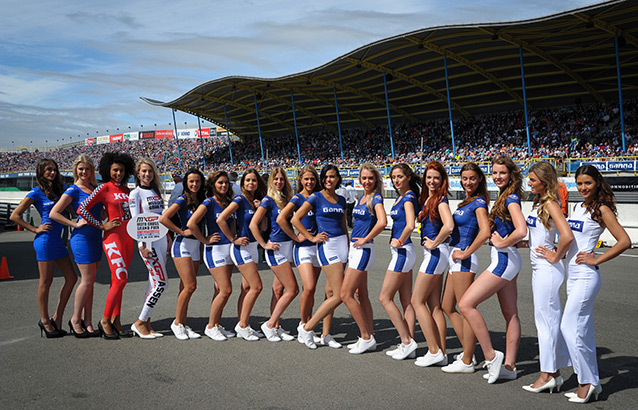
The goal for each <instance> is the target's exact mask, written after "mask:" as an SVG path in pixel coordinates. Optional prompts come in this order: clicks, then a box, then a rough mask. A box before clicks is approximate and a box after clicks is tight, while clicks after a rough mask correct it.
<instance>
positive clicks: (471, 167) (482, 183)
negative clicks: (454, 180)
mask: <svg viewBox="0 0 638 410" xmlns="http://www.w3.org/2000/svg"><path fill="white" fill-rule="evenodd" d="M465 171H473V172H474V173H475V174H476V175H477V176H478V177H479V183H478V186H477V187H476V190H475V191H474V192H472V193H471V194H470V195H467V194H466V197H465V199H464V200H463V201H461V203H460V204H459V206H458V207H459V208H460V207H462V206H465V205H467V204H469V203H470V202H472V201H473V200H474V199H475V198H479V197H480V198H483V199H484V200H485V203H486V204H487V205H489V204H490V193H489V192H488V190H487V181H486V180H485V174H484V173H483V170H482V169H481V167H479V166H478V165H477V164H476V163H474V162H468V163H467V164H465V165H463V166H462V167H461V172H460V174H459V175H461V186H462V185H463V173H464V172H465ZM463 190H465V188H463Z"/></svg>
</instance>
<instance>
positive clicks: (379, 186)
mask: <svg viewBox="0 0 638 410" xmlns="http://www.w3.org/2000/svg"><path fill="white" fill-rule="evenodd" d="M364 169H365V170H366V171H369V172H372V174H373V175H374V178H375V179H376V181H375V183H374V189H373V194H372V195H370V196H368V199H367V201H366V206H367V207H368V210H369V211H370V213H371V214H372V215H375V213H374V207H373V206H372V203H373V199H374V194H379V195H381V196H382V197H383V177H382V176H381V173H380V172H379V170H378V169H377V167H375V166H374V165H372V164H370V163H369V162H366V163H365V164H362V165H361V167H360V168H359V178H361V172H362V171H363V170H364Z"/></svg>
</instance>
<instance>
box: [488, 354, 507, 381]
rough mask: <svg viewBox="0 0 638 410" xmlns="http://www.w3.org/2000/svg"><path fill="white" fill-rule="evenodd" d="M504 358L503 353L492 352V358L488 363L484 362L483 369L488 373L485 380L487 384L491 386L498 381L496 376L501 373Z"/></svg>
mask: <svg viewBox="0 0 638 410" xmlns="http://www.w3.org/2000/svg"><path fill="white" fill-rule="evenodd" d="M504 358H505V355H504V354H503V352H499V351H498V350H494V358H493V359H492V360H490V361H487V360H486V361H485V366H484V367H487V371H488V373H489V378H488V379H487V382H488V383H489V384H492V383H494V382H495V381H496V380H498V376H499V374H500V373H501V367H502V364H503V359H504Z"/></svg>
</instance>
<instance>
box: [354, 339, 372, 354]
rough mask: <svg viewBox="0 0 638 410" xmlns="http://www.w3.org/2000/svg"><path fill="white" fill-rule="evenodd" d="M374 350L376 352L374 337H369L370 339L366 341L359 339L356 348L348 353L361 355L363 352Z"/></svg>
mask: <svg viewBox="0 0 638 410" xmlns="http://www.w3.org/2000/svg"><path fill="white" fill-rule="evenodd" d="M375 350H377V341H376V340H375V339H374V336H370V339H368V340H365V339H362V338H359V340H358V341H357V343H356V346H355V347H353V348H352V349H350V353H352V354H361V353H365V352H373V351H375Z"/></svg>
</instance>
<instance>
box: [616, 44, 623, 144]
mask: <svg viewBox="0 0 638 410" xmlns="http://www.w3.org/2000/svg"><path fill="white" fill-rule="evenodd" d="M614 44H615V46H616V75H617V76H618V105H619V107H620V132H621V134H622V151H623V152H625V118H624V116H623V110H622V86H621V82H620V56H619V54H618V34H616V35H614Z"/></svg>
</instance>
